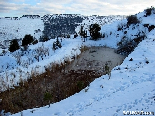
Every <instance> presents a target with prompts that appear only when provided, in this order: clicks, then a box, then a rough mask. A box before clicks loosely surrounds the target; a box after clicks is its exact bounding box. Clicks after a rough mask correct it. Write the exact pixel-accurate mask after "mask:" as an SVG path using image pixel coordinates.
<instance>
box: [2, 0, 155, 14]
mask: <svg viewBox="0 0 155 116" xmlns="http://www.w3.org/2000/svg"><path fill="white" fill-rule="evenodd" d="M9 1H11V0H1V1H0V6H1V8H0V13H4V12H10V13H11V12H12V11H16V12H18V14H20V15H21V14H28V13H30V14H41V15H44V14H59V13H75V14H84V15H92V14H97V15H129V14H135V13H138V12H140V11H143V10H144V9H146V8H147V7H150V6H152V5H154V4H155V1H154V0H147V1H146V0H134V1H131V0H104V1H103V0H35V1H36V2H37V4H36V5H30V4H20V5H18V4H15V3H10V2H9ZM12 1H16V2H24V1H27V0H12Z"/></svg>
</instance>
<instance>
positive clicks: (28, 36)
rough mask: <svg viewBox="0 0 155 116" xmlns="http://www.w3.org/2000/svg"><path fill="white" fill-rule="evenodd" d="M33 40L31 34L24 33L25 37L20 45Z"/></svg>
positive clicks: (25, 44)
mask: <svg viewBox="0 0 155 116" xmlns="http://www.w3.org/2000/svg"><path fill="white" fill-rule="evenodd" d="M33 41H34V40H33V36H31V35H25V37H24V38H23V40H22V46H27V45H28V44H30V43H32V42H33Z"/></svg>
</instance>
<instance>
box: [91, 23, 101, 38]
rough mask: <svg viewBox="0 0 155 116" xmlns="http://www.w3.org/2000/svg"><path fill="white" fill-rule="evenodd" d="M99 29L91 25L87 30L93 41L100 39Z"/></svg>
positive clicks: (96, 25)
mask: <svg viewBox="0 0 155 116" xmlns="http://www.w3.org/2000/svg"><path fill="white" fill-rule="evenodd" d="M100 30H101V27H100V26H99V25H98V24H91V25H90V28H89V32H90V36H91V37H92V39H93V40H97V39H98V38H99V37H100V35H101V34H100V32H99V31H100Z"/></svg>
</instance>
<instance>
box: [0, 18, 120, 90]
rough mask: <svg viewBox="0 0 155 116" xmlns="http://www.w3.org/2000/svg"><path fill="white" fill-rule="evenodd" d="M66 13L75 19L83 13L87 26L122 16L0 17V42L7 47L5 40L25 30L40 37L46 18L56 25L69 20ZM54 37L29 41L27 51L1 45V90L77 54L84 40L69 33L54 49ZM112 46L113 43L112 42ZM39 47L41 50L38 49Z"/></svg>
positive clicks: (20, 34) (111, 20) (18, 36)
mask: <svg viewBox="0 0 155 116" xmlns="http://www.w3.org/2000/svg"><path fill="white" fill-rule="evenodd" d="M64 17H67V19H64ZM68 17H69V18H71V19H72V20H73V19H74V20H76V21H77V22H78V20H80V19H81V18H79V17H82V19H83V18H84V22H83V23H86V22H89V23H88V24H87V26H89V25H90V24H93V23H95V22H97V23H99V24H101V22H103V23H102V24H101V25H104V24H105V22H106V23H112V22H113V21H115V20H120V19H122V18H123V16H108V17H99V16H98V17H96V16H90V17H88V19H87V18H86V17H84V16H81V15H44V16H43V17H35V18H34V17H33V18H32V17H28V16H23V17H22V18H16V19H13V18H5V19H4V18H2V19H0V20H1V21H0V28H1V31H2V33H1V34H0V38H2V39H1V41H2V42H1V44H2V45H4V46H7V47H8V46H9V44H10V41H7V40H11V39H14V38H17V39H19V38H23V37H24V36H25V34H31V35H33V36H34V37H35V38H37V39H39V37H40V36H42V31H43V30H44V23H45V22H47V21H53V22H55V26H57V25H59V26H60V24H62V23H64V24H63V25H65V22H61V23H59V22H60V21H59V20H61V21H66V20H67V21H68ZM76 18H77V19H76ZM74 20H73V21H74ZM73 21H72V22H70V24H72V23H73ZM74 23H75V22H74ZM79 23H80V22H79ZM52 24H53V23H52V22H50V25H52ZM75 24H76V23H75ZM53 25H54V24H53ZM45 27H46V26H45ZM62 27H63V26H62ZM50 30H52V29H50ZM56 30H57V29H56ZM44 31H45V30H44ZM57 31H58V30H57ZM67 31H69V30H67ZM68 33H69V32H68ZM3 38H4V39H3ZM59 39H60V38H59ZM61 39H62V38H61ZM54 41H55V39H51V40H49V41H47V42H44V43H42V42H39V43H38V44H36V45H30V46H29V47H28V50H27V51H23V50H17V51H15V52H13V53H11V52H9V51H8V50H6V49H5V50H4V51H3V49H0V52H1V53H0V55H1V56H0V60H1V61H3V62H1V63H0V77H2V78H0V83H1V85H0V91H2V90H6V89H7V88H12V87H13V86H16V85H19V82H20V81H21V80H27V79H28V78H30V76H31V75H32V73H34V72H36V73H37V74H41V73H43V72H45V68H47V67H49V65H50V64H51V63H53V62H57V63H61V62H64V59H66V58H69V59H71V58H72V57H73V56H74V55H79V54H80V50H79V49H80V47H81V46H83V44H82V43H83V42H82V41H81V38H80V37H77V38H76V39H75V40H74V39H73V36H72V35H71V37H70V39H66V38H64V39H63V40H62V48H61V49H60V50H56V51H53V49H52V47H53V42H54ZM104 41H108V40H102V42H101V43H102V45H104V44H105V43H104ZM88 43H89V42H87V43H85V44H87V45H88ZM97 43H98V42H97ZM93 44H94V42H93V43H91V41H90V44H89V45H93ZM111 44H113V43H111ZM111 44H109V45H111ZM111 47H113V45H112V46H111ZM38 50H41V51H40V52H37V51H38ZM60 54H61V55H60ZM21 77H22V78H21Z"/></svg>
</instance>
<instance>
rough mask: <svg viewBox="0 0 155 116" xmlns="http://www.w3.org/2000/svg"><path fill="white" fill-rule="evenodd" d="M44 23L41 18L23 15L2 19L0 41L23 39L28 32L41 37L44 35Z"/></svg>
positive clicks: (0, 22)
mask: <svg viewBox="0 0 155 116" xmlns="http://www.w3.org/2000/svg"><path fill="white" fill-rule="evenodd" d="M43 29H44V24H43V21H42V20H41V18H34V19H32V18H27V17H21V18H17V19H16V20H15V19H13V18H1V19H0V41H4V40H12V39H23V38H24V36H25V35H26V34H31V35H32V36H34V37H35V38H37V39H39V37H40V36H41V35H42V31H43Z"/></svg>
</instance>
